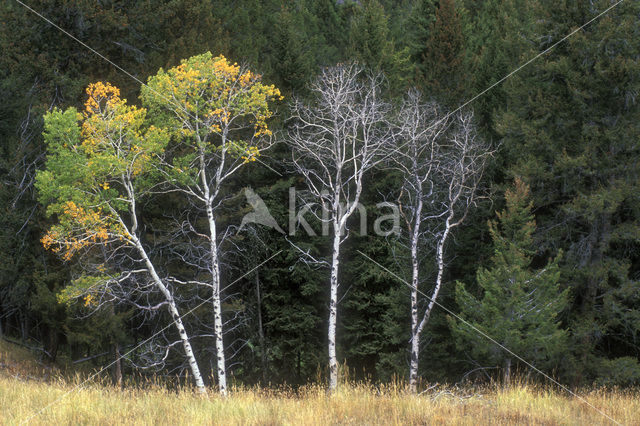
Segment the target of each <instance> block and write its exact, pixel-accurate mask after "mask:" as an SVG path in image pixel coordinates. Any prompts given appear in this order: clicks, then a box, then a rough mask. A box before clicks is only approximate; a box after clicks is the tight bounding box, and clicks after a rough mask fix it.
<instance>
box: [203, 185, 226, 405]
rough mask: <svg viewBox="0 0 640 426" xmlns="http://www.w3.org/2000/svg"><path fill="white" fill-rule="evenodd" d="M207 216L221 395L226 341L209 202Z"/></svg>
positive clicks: (223, 381)
mask: <svg viewBox="0 0 640 426" xmlns="http://www.w3.org/2000/svg"><path fill="white" fill-rule="evenodd" d="M207 195H208V191H207ZM207 218H208V220H209V233H210V238H211V242H210V250H211V287H212V293H213V294H212V304H213V331H214V334H215V340H216V363H217V373H218V374H217V375H218V389H219V390H220V394H221V395H226V394H227V376H226V368H225V357H224V341H223V340H222V338H223V335H222V301H221V298H220V266H219V261H218V241H217V238H218V236H217V230H216V222H215V219H214V217H213V209H212V208H211V204H210V203H207Z"/></svg>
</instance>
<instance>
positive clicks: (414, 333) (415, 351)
mask: <svg viewBox="0 0 640 426" xmlns="http://www.w3.org/2000/svg"><path fill="white" fill-rule="evenodd" d="M418 195H419V196H420V197H421V196H422V191H420V192H419V194H418ZM421 216H422V201H419V202H418V208H417V209H416V217H415V220H414V223H413V226H414V228H413V230H412V231H413V232H412V233H411V361H410V364H409V390H410V391H411V393H413V394H416V393H418V361H419V359H420V330H419V324H418V284H419V273H420V271H419V263H418V238H419V235H420V222H421Z"/></svg>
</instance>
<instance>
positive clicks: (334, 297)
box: [328, 222, 341, 392]
mask: <svg viewBox="0 0 640 426" xmlns="http://www.w3.org/2000/svg"><path fill="white" fill-rule="evenodd" d="M340 238H341V237H340V226H339V225H338V224H337V222H334V236H333V254H332V257H331V295H330V300H329V333H328V337H329V338H328V341H329V390H330V391H332V392H333V391H335V390H336V388H337V387H338V359H337V358H336V324H337V320H338V267H339V265H340Z"/></svg>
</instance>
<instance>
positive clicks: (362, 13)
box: [349, 0, 410, 92]
mask: <svg viewBox="0 0 640 426" xmlns="http://www.w3.org/2000/svg"><path fill="white" fill-rule="evenodd" d="M349 52H350V59H351V60H354V59H355V60H356V61H358V62H360V63H361V64H363V65H365V66H366V67H368V68H371V69H373V70H375V71H380V72H382V73H384V74H385V75H386V77H387V78H388V82H389V85H390V87H391V89H392V91H394V92H398V91H404V84H405V83H406V82H407V80H408V77H409V70H410V63H409V52H408V50H407V49H403V50H397V49H396V47H395V43H394V41H393V40H392V39H391V37H390V35H389V25H388V18H387V15H386V14H385V12H384V8H383V7H382V5H381V4H380V3H379V2H378V1H377V0H367V1H364V2H363V3H362V5H361V6H360V7H358V8H357V9H356V10H355V14H354V16H353V18H352V21H351V28H350V31H349Z"/></svg>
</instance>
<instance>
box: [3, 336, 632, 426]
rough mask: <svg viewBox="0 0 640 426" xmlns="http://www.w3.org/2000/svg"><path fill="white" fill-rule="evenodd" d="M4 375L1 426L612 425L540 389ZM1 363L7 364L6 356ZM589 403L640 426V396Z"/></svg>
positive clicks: (595, 398)
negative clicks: (143, 383)
mask: <svg viewBox="0 0 640 426" xmlns="http://www.w3.org/2000/svg"><path fill="white" fill-rule="evenodd" d="M11 358H12V359H11V362H15V363H21V364H20V365H21V367H20V368H18V367H16V368H14V373H11V372H9V370H7V369H6V368H5V369H0V424H7V425H11V424H20V423H21V422H28V423H29V424H47V425H49V424H56V425H63V424H74V425H76V424H86V425H89V424H91V425H94V424H104V425H107V424H108V425H120V424H154V425H155V424H162V425H164V424H166V425H176V424H196V425H197V424H225V425H235V424H238V425H239V424H242V425H246V424H249V425H280V424H288V425H327V424H341V425H343V424H344V425H350V424H358V425H360V424H367V425H378V424H380V425H382V424H384V425H427V424H428V425H431V424H438V425H440V424H441V425H449V424H455V425H474V426H477V425H485V424H486V425H503V424H519V425H597V424H613V423H612V422H609V421H607V419H606V418H605V417H604V416H602V415H601V414H599V413H598V412H597V411H596V410H594V409H593V408H590V407H589V406H587V405H586V404H584V403H582V402H581V401H579V400H578V399H576V398H573V397H570V396H566V395H564V394H561V393H557V392H552V391H549V390H547V389H543V388H541V387H535V386H526V385H518V386H513V387H512V388H510V389H497V388H493V389H492V388H484V389H474V390H473V391H472V390H471V389H455V388H445V387H435V388H433V389H431V390H430V391H428V392H426V393H424V394H423V395H421V396H412V395H408V394H407V393H406V392H405V390H404V389H403V388H402V387H400V386H397V385H396V386H394V385H389V386H386V387H383V388H375V387H373V386H369V385H344V386H342V388H341V389H340V391H339V392H338V393H336V394H335V395H333V396H331V397H329V396H327V394H326V392H325V390H324V389H322V388H320V387H313V386H310V387H307V388H304V389H302V390H300V391H298V392H293V391H290V390H278V391H273V390H271V391H268V390H261V389H234V390H233V391H232V393H231V396H229V397H228V398H225V399H223V398H220V397H218V396H216V395H209V396H206V397H202V396H198V395H196V394H195V393H194V392H193V391H192V390H190V389H180V390H177V391H171V390H167V389H165V388H162V387H160V386H157V385H155V386H151V387H149V388H146V389H125V390H120V389H115V388H112V387H109V386H104V385H97V384H94V385H89V386H85V387H84V388H83V389H76V387H75V386H76V385H77V383H79V381H80V379H79V378H76V379H75V380H72V381H66V380H63V379H61V378H58V379H52V380H50V381H49V383H45V382H42V381H37V380H30V379H26V378H24V376H21V375H20V374H15V371H18V370H20V371H21V370H23V369H24V368H26V367H27V366H28V365H27V364H28V363H29V362H30V361H29V360H28V358H27V356H26V354H21V353H20V352H19V353H18V354H17V355H16V354H14V355H12V357H11ZM0 362H4V364H5V365H6V364H7V363H8V362H9V357H8V355H7V353H6V351H5V352H3V351H2V347H0ZM582 397H583V398H585V399H586V400H587V401H588V402H589V403H590V404H593V405H594V406H595V407H598V408H599V409H601V410H603V411H605V412H606V413H607V414H609V415H610V416H612V417H613V418H614V419H615V420H616V421H618V422H619V423H621V424H625V425H640V394H638V393H637V392H632V391H607V390H594V391H590V392H585V393H583V394H582Z"/></svg>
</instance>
